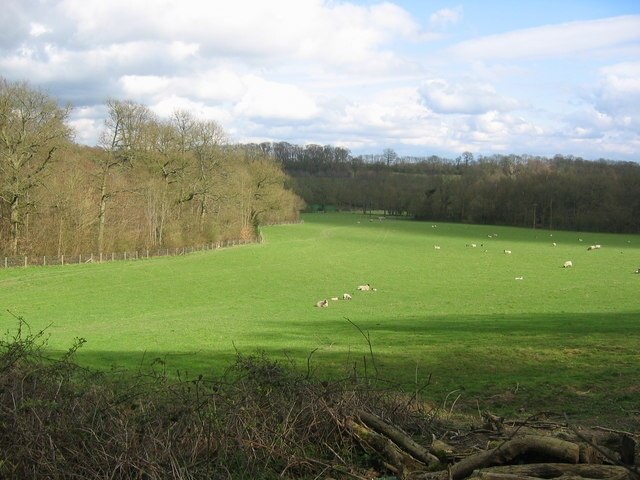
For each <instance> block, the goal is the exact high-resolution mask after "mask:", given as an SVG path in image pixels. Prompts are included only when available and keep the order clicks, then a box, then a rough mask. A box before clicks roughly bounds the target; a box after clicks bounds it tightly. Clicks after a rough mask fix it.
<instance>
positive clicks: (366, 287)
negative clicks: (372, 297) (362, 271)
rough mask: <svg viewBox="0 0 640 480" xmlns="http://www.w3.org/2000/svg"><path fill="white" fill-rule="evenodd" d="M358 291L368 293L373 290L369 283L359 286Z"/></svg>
mask: <svg viewBox="0 0 640 480" xmlns="http://www.w3.org/2000/svg"><path fill="white" fill-rule="evenodd" d="M358 290H360V291H361V292H368V291H369V290H371V285H369V284H368V283H367V284H366V285H359V286H358Z"/></svg>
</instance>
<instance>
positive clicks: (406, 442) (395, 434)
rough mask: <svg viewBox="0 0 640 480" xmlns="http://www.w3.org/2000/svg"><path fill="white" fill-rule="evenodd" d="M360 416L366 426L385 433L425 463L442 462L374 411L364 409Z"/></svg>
mask: <svg viewBox="0 0 640 480" xmlns="http://www.w3.org/2000/svg"><path fill="white" fill-rule="evenodd" d="M358 417H359V418H360V420H362V422H363V423H364V424H365V425H366V426H368V427H369V428H372V429H373V430H375V431H376V432H377V433H379V434H381V435H384V436H385V437H387V438H388V439H390V440H391V441H392V442H393V443H395V444H396V445H397V446H398V447H399V448H400V449H402V450H403V451H405V452H406V453H408V454H409V455H411V456H412V457H413V458H415V459H417V460H419V461H420V462H422V463H424V464H425V465H428V466H432V465H437V464H438V463H440V460H439V459H438V457H436V456H435V455H433V454H431V453H429V451H428V450H427V449H426V448H424V447H423V446H422V445H419V444H417V443H416V442H415V441H413V439H412V438H411V437H409V436H408V435H406V434H405V433H403V432H401V431H400V430H398V429H397V428H396V427H394V426H393V425H390V424H388V423H386V422H385V421H384V420H382V419H381V418H379V417H377V416H375V415H373V414H372V413H368V412H362V411H361V412H359V413H358Z"/></svg>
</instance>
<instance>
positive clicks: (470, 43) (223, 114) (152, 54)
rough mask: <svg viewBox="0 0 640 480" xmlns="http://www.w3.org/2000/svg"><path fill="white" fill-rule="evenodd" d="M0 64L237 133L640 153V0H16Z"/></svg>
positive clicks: (436, 149)
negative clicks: (191, 116) (194, 117)
mask: <svg viewBox="0 0 640 480" xmlns="http://www.w3.org/2000/svg"><path fill="white" fill-rule="evenodd" d="M3 8H4V11H5V14H4V15H3V16H2V17H1V18H0V76H3V77H5V78H6V79H8V80H28V81H29V82H30V83H31V84H32V85H34V86H37V87H41V88H43V89H44V90H46V91H48V92H49V93H50V94H51V95H53V96H55V97H57V98H58V99H60V101H61V102H70V103H71V104H72V105H73V106H74V112H73V116H72V119H71V124H72V126H73V127H74V129H75V131H76V139H77V141H79V142H82V143H86V144H90V145H92V144H96V142H97V139H98V136H99V134H100V131H101V129H102V128H103V122H104V118H105V113H106V112H105V109H104V102H105V100H106V99H107V98H108V97H112V98H118V99H130V100H134V101H137V102H140V103H144V104H145V105H147V106H149V107H150V108H151V109H152V110H153V111H154V112H156V113H157V114H158V115H159V116H162V117H168V116H170V115H171V113H172V112H174V111H175V110H177V109H186V110H189V111H191V112H192V113H194V114H195V115H197V116H198V117H200V118H203V119H212V120H216V121H217V122H219V123H220V124H221V125H222V127H223V128H224V129H225V130H226V131H227V132H228V134H229V137H230V139H231V140H232V141H238V142H249V141H254V142H260V141H288V142H291V143H298V144H307V143H319V144H333V145H341V146H344V147H346V148H349V149H350V150H351V151H352V152H353V153H354V154H358V153H378V152H381V151H382V150H383V149H385V148H394V149H395V150H396V151H397V152H398V153H399V154H401V155H432V154H437V155H444V156H448V157H455V156H457V155H459V154H461V153H462V152H464V151H471V152H473V153H474V154H476V155H477V154H483V155H490V154H493V153H517V154H523V153H528V154H534V155H554V154H556V153H560V154H572V155H578V156H582V157H584V158H589V159H595V158H609V159H614V160H633V161H640V155H639V152H640V2H638V0H635V1H605V0H602V1H562V0H556V1H545V0H543V1H530V2H513V1H511V2H506V1H461V2H456V1H451V2H449V1H440V0H439V1H395V2H392V1H389V2H379V1H373V0H361V1H351V2H345V1H340V0H331V1H329V0H327V1H323V0H271V1H268V2H267V1H263V0H234V1H218V0H182V1H180V2H176V1H172V0H155V1H150V0H110V1H108V2H105V1H102V0H60V1H52V0H4V1H3Z"/></svg>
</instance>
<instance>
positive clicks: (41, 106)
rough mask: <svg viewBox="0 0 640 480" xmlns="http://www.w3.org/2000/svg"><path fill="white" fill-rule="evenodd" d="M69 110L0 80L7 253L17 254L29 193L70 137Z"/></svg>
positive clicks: (0, 183) (0, 186)
mask: <svg viewBox="0 0 640 480" xmlns="http://www.w3.org/2000/svg"><path fill="white" fill-rule="evenodd" d="M69 113H70V108H69V107H66V108H62V107H60V106H59V105H58V104H57V103H56V101H55V100H53V99H52V98H50V97H49V96H48V95H46V94H45V93H43V92H41V91H40V90H37V89H34V88H32V87H30V86H29V84H27V83H26V82H17V83H11V82H8V81H6V80H4V79H1V78H0V199H1V200H2V201H3V202H5V203H6V204H7V205H8V207H9V212H10V214H9V223H10V235H9V236H10V242H9V245H10V251H11V252H12V253H13V254H14V255H16V254H17V253H18V246H19V239H20V234H21V226H22V224H23V218H24V216H25V214H27V213H28V211H29V203H28V202H27V199H28V198H29V193H30V192H31V191H32V190H33V189H34V188H35V187H36V186H37V185H38V184H39V183H40V181H41V177H42V176H43V174H44V172H45V170H46V169H47V167H48V166H49V164H50V163H51V162H52V161H53V159H54V157H55V154H56V151H57V150H58V149H59V147H60V146H61V145H62V144H63V143H65V142H67V141H68V140H69V139H70V138H71V130H70V128H69V127H68V126H67V125H66V124H65V121H66V120H67V118H68V116H69Z"/></svg>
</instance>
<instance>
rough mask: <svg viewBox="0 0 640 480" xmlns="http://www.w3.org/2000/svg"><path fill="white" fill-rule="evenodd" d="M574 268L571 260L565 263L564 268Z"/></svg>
mask: <svg viewBox="0 0 640 480" xmlns="http://www.w3.org/2000/svg"><path fill="white" fill-rule="evenodd" d="M570 267H573V262H572V261H571V260H567V261H566V262H564V264H563V265H562V268H570Z"/></svg>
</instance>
